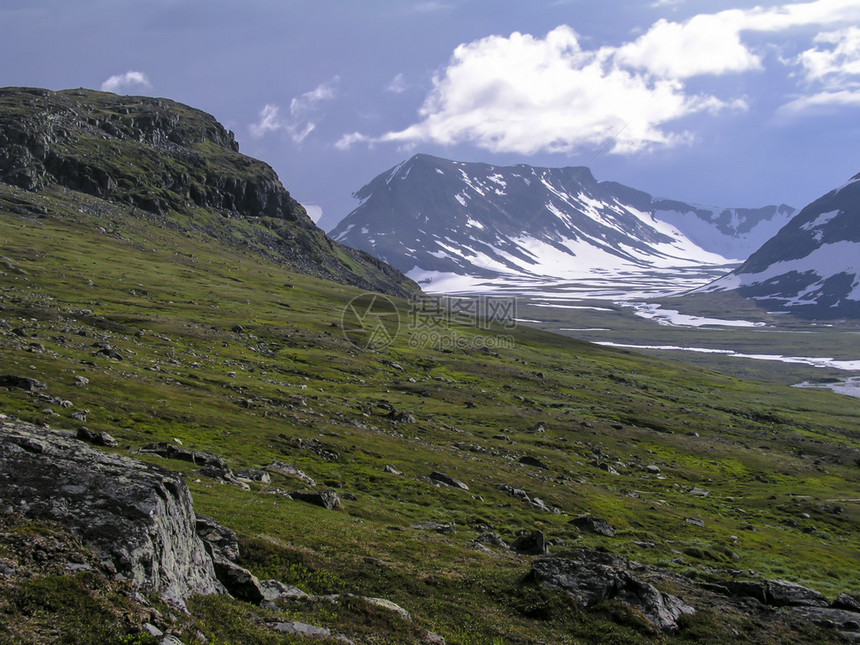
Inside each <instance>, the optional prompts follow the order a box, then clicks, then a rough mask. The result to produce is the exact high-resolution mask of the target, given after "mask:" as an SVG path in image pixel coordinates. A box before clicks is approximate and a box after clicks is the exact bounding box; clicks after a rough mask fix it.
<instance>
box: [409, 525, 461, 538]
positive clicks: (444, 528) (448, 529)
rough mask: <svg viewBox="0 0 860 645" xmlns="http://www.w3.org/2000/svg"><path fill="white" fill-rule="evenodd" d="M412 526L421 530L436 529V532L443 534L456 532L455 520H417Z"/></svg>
mask: <svg viewBox="0 0 860 645" xmlns="http://www.w3.org/2000/svg"><path fill="white" fill-rule="evenodd" d="M411 528H413V529H417V530H419V531H435V532H436V533H442V534H443V535H451V534H453V533H454V523H453V522H449V523H444V522H416V523H415V524H413V525H412V526H411Z"/></svg>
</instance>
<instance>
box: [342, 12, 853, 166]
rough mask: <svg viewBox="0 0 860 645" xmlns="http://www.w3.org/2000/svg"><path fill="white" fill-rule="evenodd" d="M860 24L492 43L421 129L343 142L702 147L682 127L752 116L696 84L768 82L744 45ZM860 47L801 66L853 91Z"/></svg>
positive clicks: (464, 59)
mask: <svg viewBox="0 0 860 645" xmlns="http://www.w3.org/2000/svg"><path fill="white" fill-rule="evenodd" d="M858 21H860V2H858V0H813V1H811V2H796V3H791V4H783V5H776V6H771V7H760V6H759V7H755V8H752V9H730V10H726V11H720V12H717V13H713V14H699V15H696V16H693V17H692V18H690V19H688V20H686V21H682V22H672V21H669V20H665V19H661V20H659V21H657V22H656V23H654V24H653V25H651V27H650V28H649V29H648V30H647V31H646V32H645V33H644V34H643V35H641V36H640V37H638V38H636V39H635V40H633V41H631V42H627V43H622V44H620V45H618V46H614V47H613V46H605V47H602V48H600V49H593V50H588V49H583V48H582V47H581V45H580V43H579V38H578V36H577V34H576V32H574V31H573V29H571V28H570V27H568V26H566V25H562V26H560V27H557V28H556V29H553V30H552V31H550V32H549V33H548V34H547V35H546V37H544V38H540V37H535V36H532V35H529V34H521V33H517V32H515V33H513V34H511V35H510V36H509V37H503V36H489V37H487V38H483V39H481V40H476V41H473V42H470V43H465V44H462V45H460V46H459V47H457V48H456V49H455V50H454V53H453V55H452V57H451V60H450V61H449V63H448V66H447V67H446V68H445V69H444V70H442V71H441V72H440V73H438V74H437V75H436V76H435V77H434V79H433V88H432V90H431V92H430V94H429V95H428V96H427V98H426V99H425V101H424V104H423V105H422V107H421V109H420V110H419V120H418V121H417V122H416V123H414V124H413V125H411V126H409V127H407V128H405V129H404V130H400V131H397V132H388V133H386V134H383V135H381V136H377V137H372V136H368V135H365V134H362V133H352V134H348V135H344V136H343V137H342V138H341V140H340V141H338V143H337V145H338V147H339V148H341V149H346V148H349V147H350V146H351V145H354V144H356V143H368V144H372V143H375V142H386V141H391V142H398V143H400V144H403V145H407V144H415V143H420V142H434V143H438V144H443V145H452V144H458V143H472V144H474V145H477V146H480V147H482V148H485V149H488V150H492V151H494V152H516V153H520V154H533V153H536V152H538V151H562V152H564V151H567V152H570V151H574V150H577V149H581V148H582V147H585V146H589V147H593V146H595V145H598V144H605V143H607V142H611V143H612V147H611V151H612V152H616V153H631V152H636V151H640V150H648V149H653V148H656V147H667V146H674V145H678V144H680V143H684V142H689V141H691V140H692V139H693V138H694V137H693V135H692V134H690V133H689V132H686V131H683V130H678V127H677V126H676V125H675V124H676V123H677V122H678V121H679V120H680V119H682V118H684V117H688V116H690V115H694V114H700V113H711V114H715V113H718V112H722V111H741V110H745V109H747V104H746V100H745V99H744V98H743V97H731V98H722V97H718V96H715V95H709V94H703V93H692V92H690V91H689V90H688V88H687V86H686V85H685V83H686V82H687V80H688V79H691V78H694V77H702V76H708V75H710V76H717V75H726V74H740V73H745V72H752V71H760V70H763V69H764V65H765V56H764V53H763V52H759V51H756V49H755V47H754V46H752V45H750V44H748V43H747V42H745V41H744V37H745V35H746V34H748V33H751V32H755V33H760V34H761V33H776V32H787V31H788V30H795V31H793V32H791V34H790V35H791V36H792V37H793V38H796V37H797V33H798V31H797V30H798V29H800V28H807V29H806V30H805V31H803V30H801V31H800V32H799V33H803V34H807V35H806V36H805V37H807V38H808V37H809V35H808V31H809V28H822V27H830V28H833V27H834V26H842V25H843V24H845V25H853V24H856V23H857V22H858ZM835 34H838V36H837V35H835ZM828 39H829V40H828ZM858 41H860V35H858V30H857V29H856V28H853V29H852V28H847V29H844V30H842V31H839V32H832V33H830V34H829V35H822V36H820V37H819V40H817V41H816V42H817V44H818V48H817V49H815V50H810V51H809V52H805V58H801V59H798V60H797V61H796V62H795V64H797V65H802V66H804V70H805V72H806V76H807V77H808V78H809V77H815V78H824V77H827V78H832V79H838V80H839V81H840V82H842V83H844V82H845V80H846V78H848V76H851V77H852V78H853V76H854V74H855V64H857V61H858V59H860V54H858V47H860V45H858ZM764 51H767V49H765V50H764ZM844 89H845V88H844V86H843V87H840V88H839V89H838V90H837V89H834V87H822V88H817V90H816V91H815V92H814V93H813V95H812V96H808V97H805V98H804V97H801V98H800V99H796V100H794V101H792V104H791V107H790V108H789V107H786V109H787V110H788V109H790V110H799V109H802V108H803V106H805V105H806V106H814V105H821V104H823V103H826V102H828V101H829V103H830V104H832V105H849V104H853V98H851V97H849V96H846V95H845V93H844Z"/></svg>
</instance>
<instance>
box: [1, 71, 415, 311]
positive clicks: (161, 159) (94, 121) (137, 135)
mask: <svg viewBox="0 0 860 645" xmlns="http://www.w3.org/2000/svg"><path fill="white" fill-rule="evenodd" d="M2 183H6V184H9V185H12V186H17V187H20V188H23V189H25V190H30V191H38V190H49V189H50V188H51V187H54V186H60V187H62V188H65V189H68V190H72V191H78V192H82V193H85V194H88V195H92V196H95V197H98V198H100V199H102V200H104V201H106V202H109V203H111V204H119V205H123V206H127V207H128V213H129V214H130V215H131V216H133V217H147V218H150V219H152V220H153V221H157V222H160V223H161V224H163V225H167V226H174V227H184V228H193V229H196V230H199V231H203V232H205V233H207V234H209V235H212V236H215V237H219V238H220V239H222V240H228V241H231V242H232V243H234V244H236V245H238V246H241V247H243V248H245V249H248V250H253V251H254V252H257V253H262V254H265V255H266V256H268V257H270V258H272V259H274V260H276V261H282V262H285V263H287V264H289V265H290V266H292V267H295V268H296V269H298V270H300V271H302V272H304V273H308V274H310V275H316V276H319V277H324V278H327V279H331V280H335V281H337V282H341V283H344V284H351V285H356V286H360V287H362V288H365V289H369V290H373V291H382V292H386V293H391V294H397V295H404V294H407V293H410V292H414V291H416V287H415V285H414V284H412V283H411V282H410V281H409V280H408V279H406V278H405V277H404V276H402V275H401V274H400V273H399V272H398V271H396V270H393V269H392V268H391V267H389V266H387V265H385V264H384V263H382V262H379V261H378V260H376V259H375V258H373V257H372V256H370V255H368V254H366V253H361V252H358V251H355V250H353V249H349V248H346V247H343V246H341V245H338V244H335V243H333V242H332V241H331V240H330V239H328V238H327V237H326V236H325V234H324V233H323V232H322V231H321V230H319V229H318V228H317V227H316V226H315V225H314V224H313V222H311V220H310V219H309V218H308V216H307V214H306V213H305V211H304V208H303V207H302V206H301V205H300V204H299V203H298V202H296V201H295V200H294V199H293V198H292V197H291V196H290V194H289V193H288V192H287V191H286V190H285V189H284V187H283V186H282V185H281V183H280V181H278V178H277V176H276V175H275V172H274V171H273V170H272V169H271V168H270V167H269V166H267V165H266V164H264V163H263V162H261V161H257V160H255V159H252V158H250V157H246V156H245V155H242V154H240V153H239V146H238V144H237V143H236V140H235V139H234V138H233V134H232V133H231V132H228V131H227V130H226V129H225V128H224V127H223V126H222V125H221V124H220V123H218V122H217V121H216V120H215V118H214V117H212V116H211V115H209V114H206V113H204V112H201V111H199V110H195V109H193V108H190V107H188V106H185V105H182V104H179V103H176V102H174V101H169V100H167V99H153V98H147V97H127V96H117V95H114V94H110V93H106V92H95V91H91V90H67V91H63V92H51V91H48V90H42V89H33V88H3V89H0V185H2ZM236 220H241V221H242V223H243V224H245V226H244V230H242V227H240V226H239V225H237V223H236Z"/></svg>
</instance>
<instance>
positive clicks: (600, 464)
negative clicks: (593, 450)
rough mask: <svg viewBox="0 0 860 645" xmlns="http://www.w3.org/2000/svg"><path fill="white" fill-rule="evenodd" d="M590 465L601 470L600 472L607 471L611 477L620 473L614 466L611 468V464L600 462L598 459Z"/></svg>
mask: <svg viewBox="0 0 860 645" xmlns="http://www.w3.org/2000/svg"><path fill="white" fill-rule="evenodd" d="M590 463H591V466H593V467H594V468H599V469H600V470H605V471H606V472H608V473H609V474H610V475H617V474H618V471H617V470H615V468H613V467H612V466H610V465H609V464H607V463H606V462H604V461H598V460H597V459H595V460H593V461H591V462H590Z"/></svg>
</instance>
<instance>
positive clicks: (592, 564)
mask: <svg viewBox="0 0 860 645" xmlns="http://www.w3.org/2000/svg"><path fill="white" fill-rule="evenodd" d="M530 575H531V578H532V579H533V580H535V581H536V582H538V583H540V584H542V585H544V586H546V587H550V588H553V589H561V590H563V591H566V592H567V593H569V594H571V595H572V596H573V597H574V599H575V600H576V601H577V603H579V604H580V605H582V606H583V607H590V606H592V605H595V604H597V603H599V602H602V601H604V600H612V599H618V600H621V601H622V602H625V603H627V604H629V605H630V606H632V607H634V608H635V609H638V610H639V611H641V612H642V614H643V615H644V616H645V617H646V618H647V619H648V620H649V621H650V622H651V623H652V624H653V625H655V626H656V627H659V628H660V629H664V630H670V631H671V630H675V629H677V627H678V624H677V620H678V618H680V617H681V615H682V614H692V613H694V612H695V610H694V609H693V608H692V607H691V606H689V605H687V604H686V603H685V602H683V601H682V600H681V599H680V598H677V597H676V596H673V595H671V594H667V593H663V592H661V591H660V590H658V589H657V588H656V587H654V585H652V584H651V583H649V582H646V581H644V580H641V579H640V578H638V577H637V576H635V575H633V574H632V573H631V572H630V570H629V565H628V563H627V562H626V561H625V560H624V559H623V558H619V557H617V556H614V555H611V554H609V553H604V552H602V551H593V550H591V549H575V550H572V551H569V552H566V553H563V554H559V555H553V556H549V557H545V558H540V559H538V560H536V561H535V562H534V563H533V564H532V570H531V574H530Z"/></svg>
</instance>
